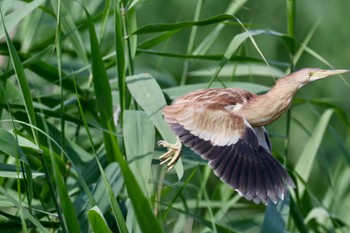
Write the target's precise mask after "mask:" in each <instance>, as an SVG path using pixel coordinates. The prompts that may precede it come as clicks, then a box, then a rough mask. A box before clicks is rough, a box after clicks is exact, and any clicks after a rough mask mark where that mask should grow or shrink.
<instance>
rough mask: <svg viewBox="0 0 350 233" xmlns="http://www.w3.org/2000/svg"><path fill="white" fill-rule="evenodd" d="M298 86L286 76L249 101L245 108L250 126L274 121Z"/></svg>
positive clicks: (284, 109)
mask: <svg viewBox="0 0 350 233" xmlns="http://www.w3.org/2000/svg"><path fill="white" fill-rule="evenodd" d="M299 88H300V85H298V84H295V83H293V82H289V80H288V79H286V78H284V80H279V81H278V82H277V83H276V85H275V86H274V87H273V88H272V89H271V90H270V91H269V92H267V93H266V94H263V95H260V96H257V98H255V99H253V100H251V101H250V102H249V104H248V105H247V108H245V110H246V114H245V117H246V119H247V121H248V122H249V123H250V124H251V125H252V126H264V125H267V124H270V123H271V122H273V121H275V120H276V119H277V118H279V117H280V116H281V115H282V114H283V113H284V112H286V111H287V110H288V109H289V107H290V105H291V102H292V99H293V96H294V95H295V93H296V92H297V90H298V89H299Z"/></svg>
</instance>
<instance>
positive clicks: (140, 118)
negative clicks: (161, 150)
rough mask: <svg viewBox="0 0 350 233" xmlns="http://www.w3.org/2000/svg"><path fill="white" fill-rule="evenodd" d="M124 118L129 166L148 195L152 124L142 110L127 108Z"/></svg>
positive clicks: (153, 138)
mask: <svg viewBox="0 0 350 233" xmlns="http://www.w3.org/2000/svg"><path fill="white" fill-rule="evenodd" d="M124 119H125V120H124V128H123V134H124V144H125V152H126V154H127V155H128V157H127V158H128V162H129V164H130V165H129V166H130V169H131V171H133V172H134V174H135V178H136V179H137V180H138V182H139V185H140V187H141V188H142V190H143V192H144V193H145V195H147V196H149V195H150V193H149V192H150V191H151V190H150V189H149V178H150V171H151V164H152V155H153V151H154V141H155V137H156V136H155V130H154V126H153V124H152V122H151V121H150V120H149V118H148V117H147V115H146V114H145V113H144V112H143V111H134V110H127V111H125V118H124Z"/></svg>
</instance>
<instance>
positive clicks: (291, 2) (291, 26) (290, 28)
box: [284, 0, 296, 163]
mask: <svg viewBox="0 0 350 233" xmlns="http://www.w3.org/2000/svg"><path fill="white" fill-rule="evenodd" d="M295 10H296V7H295V0H287V33H288V35H289V36H290V37H291V38H295V15H296V14H295ZM291 43H292V44H291V48H290V49H291V54H290V60H291V62H290V68H289V69H290V71H291V72H292V71H293V70H294V62H293V60H294V55H295V43H294V41H293V42H291ZM291 112H292V110H291V109H289V110H288V111H287V126H286V138H285V144H284V152H285V156H286V157H287V155H288V148H289V136H290V124H291V115H292V113H291ZM285 163H286V160H285Z"/></svg>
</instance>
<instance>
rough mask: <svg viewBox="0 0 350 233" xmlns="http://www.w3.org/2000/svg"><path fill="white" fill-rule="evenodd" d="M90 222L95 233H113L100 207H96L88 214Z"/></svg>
mask: <svg viewBox="0 0 350 233" xmlns="http://www.w3.org/2000/svg"><path fill="white" fill-rule="evenodd" d="M88 216H89V222H90V224H91V227H92V231H93V232H94V233H105V232H106V233H112V231H111V229H109V227H108V224H107V222H106V220H105V218H104V217H103V214H102V213H101V210H100V209H99V208H98V206H94V207H92V208H91V209H90V210H89V213H88Z"/></svg>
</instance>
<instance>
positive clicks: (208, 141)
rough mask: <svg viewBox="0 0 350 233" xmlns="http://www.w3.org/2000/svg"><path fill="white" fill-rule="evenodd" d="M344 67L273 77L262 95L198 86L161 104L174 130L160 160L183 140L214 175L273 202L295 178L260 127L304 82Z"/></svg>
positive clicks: (176, 154) (176, 151) (175, 152)
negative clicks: (274, 154)
mask: <svg viewBox="0 0 350 233" xmlns="http://www.w3.org/2000/svg"><path fill="white" fill-rule="evenodd" d="M349 71H350V70H347V69H334V70H323V69H319V68H304V69H301V70H298V71H296V72H293V73H291V74H289V75H287V76H285V77H283V78H280V79H278V80H277V81H276V83H275V85H274V86H273V87H272V88H271V89H270V91H268V92H266V93H265V94H262V95H256V94H254V93H252V92H249V91H247V90H243V89H239V88H208V89H200V90H196V91H193V92H190V93H188V94H185V95H183V96H181V97H180V98H178V99H176V100H174V102H173V103H172V104H171V105H169V106H165V107H164V108H163V109H162V114H163V118H164V120H165V122H166V123H167V124H168V125H169V127H170V128H171V130H172V132H173V133H174V134H175V135H176V138H177V141H176V143H175V144H172V143H169V142H166V141H159V142H158V146H163V147H166V148H167V152H166V153H164V154H163V155H161V156H160V157H159V160H160V165H162V164H167V165H166V166H167V171H170V170H171V169H172V168H173V167H174V166H175V164H176V163H177V161H178V159H179V158H180V156H181V150H182V144H184V145H185V146H187V147H189V148H190V149H191V150H192V151H194V152H195V153H196V154H198V155H200V156H201V158H202V159H204V160H207V161H208V164H209V166H210V167H211V168H212V169H213V171H214V174H215V175H216V176H218V177H219V178H220V179H221V180H222V181H223V182H225V183H227V184H228V185H230V186H231V187H232V188H233V189H234V190H236V191H237V192H238V194H240V195H241V196H243V197H244V198H245V199H247V200H249V201H253V202H254V203H256V204H259V203H263V204H265V205H267V204H268V203H269V202H270V201H272V202H273V203H275V204H276V203H277V202H278V201H279V200H282V201H283V199H284V198H285V196H286V195H287V194H288V188H289V187H291V188H295V187H296V185H295V183H294V181H293V179H292V178H291V177H290V176H289V174H288V173H287V171H286V170H285V169H284V168H283V166H282V165H281V164H280V163H279V162H278V160H277V159H275V158H274V157H273V155H272V153H271V143H270V140H269V136H268V133H267V131H266V129H265V127H264V126H266V125H268V124H270V123H272V122H274V121H275V120H276V119H278V118H279V117H280V116H281V115H282V114H283V113H284V112H286V111H287V110H288V109H289V108H290V106H291V103H292V99H293V96H294V95H295V94H296V92H297V90H299V89H300V88H301V87H303V86H304V85H306V84H308V83H310V82H313V81H316V80H320V79H323V78H326V77H328V76H332V75H337V74H342V73H346V72H349Z"/></svg>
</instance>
